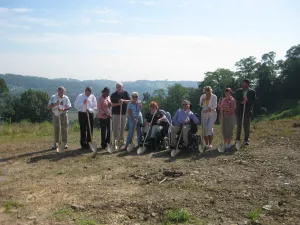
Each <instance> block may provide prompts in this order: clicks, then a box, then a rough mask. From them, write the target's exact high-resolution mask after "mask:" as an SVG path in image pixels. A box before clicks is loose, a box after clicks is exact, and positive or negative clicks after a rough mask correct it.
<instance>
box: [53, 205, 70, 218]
mask: <svg viewBox="0 0 300 225" xmlns="http://www.w3.org/2000/svg"><path fill="white" fill-rule="evenodd" d="M72 214H73V210H72V209H71V207H69V206H65V207H63V208H61V209H59V210H57V211H56V212H55V213H54V217H55V219H56V220H58V221H61V220H63V219H64V218H66V217H69V216H71V215H72Z"/></svg>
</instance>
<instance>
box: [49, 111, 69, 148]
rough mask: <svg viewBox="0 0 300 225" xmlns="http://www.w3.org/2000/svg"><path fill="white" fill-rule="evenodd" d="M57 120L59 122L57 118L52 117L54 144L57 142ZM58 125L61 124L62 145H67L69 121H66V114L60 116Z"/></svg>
mask: <svg viewBox="0 0 300 225" xmlns="http://www.w3.org/2000/svg"><path fill="white" fill-rule="evenodd" d="M58 120H59V118H58V116H55V115H53V116H52V122H53V130H54V143H57V142H59V123H58ZM60 124H61V135H62V143H64V144H67V143H68V125H69V119H68V114H67V113H65V114H63V115H60Z"/></svg>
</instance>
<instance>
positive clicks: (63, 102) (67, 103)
mask: <svg viewBox="0 0 300 225" xmlns="http://www.w3.org/2000/svg"><path fill="white" fill-rule="evenodd" d="M57 101H60V105H59V106H58V105H56V106H55V107H53V108H52V112H53V113H54V115H55V116H58V115H59V114H62V113H66V112H68V111H64V112H63V111H58V107H59V108H61V109H67V108H70V107H72V105H71V102H70V99H69V98H68V96H66V95H63V96H62V98H60V97H59V96H58V94H56V95H52V97H51V98H50V99H49V103H48V106H49V105H51V104H56V103H57Z"/></svg>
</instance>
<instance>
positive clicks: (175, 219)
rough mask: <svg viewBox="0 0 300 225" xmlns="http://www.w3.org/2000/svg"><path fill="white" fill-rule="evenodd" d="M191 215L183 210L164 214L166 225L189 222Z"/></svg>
mask: <svg viewBox="0 0 300 225" xmlns="http://www.w3.org/2000/svg"><path fill="white" fill-rule="evenodd" d="M190 218H191V215H190V214H189V213H188V212H187V211H186V210H184V209H180V210H170V211H168V212H167V214H166V224H167V225H170V224H177V223H187V222H189V220H190Z"/></svg>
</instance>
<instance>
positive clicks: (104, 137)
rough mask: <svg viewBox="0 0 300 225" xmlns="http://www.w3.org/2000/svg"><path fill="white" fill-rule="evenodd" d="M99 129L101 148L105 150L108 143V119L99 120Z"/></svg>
mask: <svg viewBox="0 0 300 225" xmlns="http://www.w3.org/2000/svg"><path fill="white" fill-rule="evenodd" d="M99 122H100V128H101V146H102V147H103V148H105V147H106V146H107V144H108V143H109V142H110V129H111V128H110V118H107V119H101V118H99Z"/></svg>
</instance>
